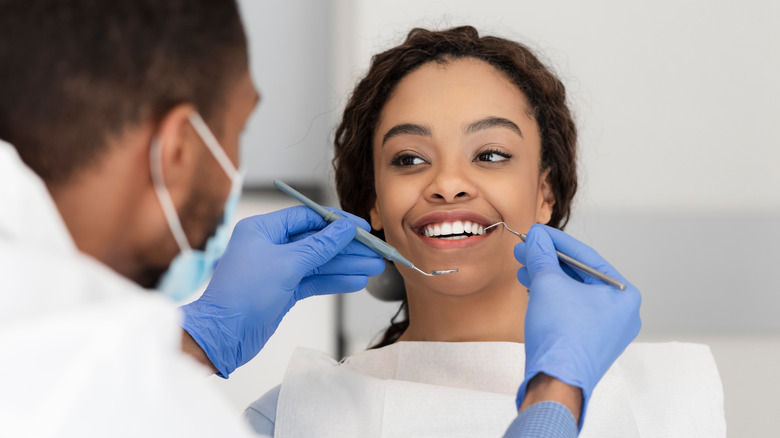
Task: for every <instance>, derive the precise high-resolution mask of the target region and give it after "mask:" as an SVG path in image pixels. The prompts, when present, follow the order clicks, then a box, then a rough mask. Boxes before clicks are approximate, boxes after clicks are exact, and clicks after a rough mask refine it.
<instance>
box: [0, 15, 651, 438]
mask: <svg viewBox="0 0 780 438" xmlns="http://www.w3.org/2000/svg"><path fill="white" fill-rule="evenodd" d="M246 44H247V42H246V37H245V34H244V30H243V27H242V24H241V20H240V17H239V12H238V8H237V6H236V4H235V2H234V1H218V2H214V1H205V0H168V1H158V0H117V1H111V2H106V1H102V0H0V140H2V141H0V205H1V206H2V207H0V284H2V287H0V302H1V303H2V305H0V372H2V375H4V376H5V379H4V382H3V384H2V386H1V387H0V435H1V436H203V437H207V436H208V437H213V436H247V435H248V434H249V432H248V429H247V427H246V425H244V424H243V423H242V422H241V421H240V420H239V419H237V418H234V416H233V415H232V413H231V410H230V409H229V408H228V407H227V404H226V403H225V402H224V401H223V400H222V399H221V398H220V397H221V396H220V394H219V393H218V392H216V391H215V389H214V388H213V387H211V386H210V385H209V383H208V381H207V380H205V379H203V376H204V375H205V374H207V373H204V366H205V368H207V369H209V370H211V372H214V373H217V374H218V375H220V376H222V377H225V378H227V377H228V376H229V374H230V373H232V372H233V371H234V370H235V369H236V368H238V367H240V366H241V365H243V364H245V363H246V362H248V361H249V360H251V359H252V358H253V357H254V356H255V355H256V354H257V353H258V352H259V351H260V349H262V347H263V346H264V345H265V342H266V341H267V340H268V338H269V337H270V336H271V335H272V334H273V332H274V331H275V330H276V328H277V326H278V325H279V323H280V322H281V320H282V318H283V317H284V315H285V314H286V313H287V311H288V310H289V309H290V308H291V307H292V306H293V305H294V304H295V303H296V302H297V301H298V300H301V299H303V298H306V297H309V296H313V295H322V294H330V293H344V292H352V291H357V290H360V289H362V288H363V287H364V286H365V284H366V282H367V277H369V276H373V275H377V274H379V273H380V272H381V271H382V270H383V268H384V262H383V261H382V259H381V258H380V257H379V256H377V255H376V254H374V253H373V252H371V251H370V250H368V249H367V248H365V247H364V246H362V245H361V244H359V243H356V242H354V241H353V240H352V238H353V237H354V235H355V232H356V229H355V227H356V226H361V227H363V228H365V229H368V224H367V223H365V222H364V221H363V220H361V219H358V218H356V217H354V216H351V215H348V214H346V213H344V214H345V215H347V216H348V217H349V219H344V220H339V221H336V222H334V223H332V224H329V225H328V224H326V223H325V222H323V221H322V219H321V218H320V217H319V216H318V215H316V214H315V213H314V212H311V211H309V210H308V209H306V208H303V207H296V208H291V209H286V210H281V211H278V212H274V213H270V214H268V215H262V216H255V217H251V218H247V219H244V220H242V221H241V222H239V224H238V225H237V226H236V228H235V230H233V233H232V237H230V236H229V232H228V230H226V229H225V225H227V224H229V223H230V220H231V216H232V214H233V212H234V208H235V205H236V203H237V201H238V196H239V194H240V187H241V172H240V171H239V170H238V169H240V160H239V147H238V145H239V137H240V134H241V131H242V129H243V127H244V125H245V123H246V120H247V118H248V117H249V115H250V114H251V112H252V111H253V110H254V107H255V106H256V104H257V102H258V101H259V94H258V92H257V91H256V89H255V86H254V84H253V83H252V80H251V77H250V75H249V68H248V65H249V64H248V60H247V48H246ZM530 236H531V235H530V234H529V238H530ZM228 237H230V240H229V242H228V243H226V241H227V239H228ZM529 241H530V239H529ZM553 241H554V242H555V243H554V244H555V245H557V244H559V241H560V238H558V237H555V236H553V239H552V240H549V239H548V240H544V239H541V240H539V242H541V243H539V245H538V246H534V247H533V249H529V250H528V251H527V252H526V251H525V250H520V251H521V253H519V254H518V258H522V257H526V256H528V257H532V258H533V260H535V261H539V260H547V259H545V258H544V257H545V256H544V254H547V256H549V257H554V255H553V256H550V250H551V248H552V246H553ZM540 248H541V249H540ZM223 253H224V254H223ZM537 253H538V254H537ZM539 254H542V255H539ZM220 256H221V259H220ZM217 260H219V262H218V263H217ZM215 265H216V269H215ZM554 265H555V266H548V265H544V264H541V265H540V264H538V263H536V264H535V262H530V264H529V267H528V272H527V273H526V274H523V275H522V276H521V280H523V281H528V282H529V283H530V285H531V291H532V292H531V293H532V294H534V293H535V291H536V290H539V296H544V294H545V292H546V291H547V288H553V287H559V286H560V285H561V284H567V285H568V286H571V287H570V288H569V292H568V293H570V294H571V295H572V296H579V298H578V300H579V301H576V300H575V303H581V302H582V301H583V300H584V301H587V303H585V304H586V305H582V311H588V309H589V308H593V306H598V305H599V302H598V300H602V299H604V300H606V299H605V298H602V297H601V295H602V294H598V293H597V294H590V297H592V298H593V300H596V301H588V300H589V298H588V294H587V293H586V292H587V291H589V290H590V288H592V287H593V286H594V285H592V284H586V283H587V282H585V283H583V282H581V281H577V280H574V279H571V278H569V277H566V278H569V280H570V281H571V283H566V282H568V281H569V280H566V279H563V280H560V279H561V278H563V277H560V278H559V280H560V281H558V282H551V281H550V279H552V278H558V277H554V275H552V274H550V272H555V268H556V267H557V264H554ZM532 266H536V267H538V266H542V268H540V269H536V268H533V269H532ZM212 273H213V275H212ZM556 275H565V274H562V273H558V274H556ZM209 276H211V280H210V282H209V284H208V286H207V288H206V291H205V293H204V294H203V295H202V296H201V297H200V298H199V299H198V300H196V301H194V302H193V303H190V304H188V305H185V306H183V307H181V308H176V306H175V305H174V304H171V303H172V301H171V300H170V299H168V298H166V297H165V296H164V295H168V296H169V297H171V298H174V299H176V298H180V297H182V296H184V295H187V294H189V293H192V292H193V291H194V290H195V289H197V288H198V287H199V286H200V285H201V284H202V283H204V282H205V281H206V280H207V279H208V278H209ZM562 282H563V283H562ZM575 283H576V284H575ZM548 284H552V285H548ZM583 288H584V289H587V291H584V290H581V289H583ZM155 291H159V292H162V293H155ZM583 294H585V297H582V295H583ZM556 296H557V297H558V298H561V297H562V296H564V297H565V293H564V292H561V293H559V294H558V295H549V297H551V298H550V299H552V297H556ZM605 302H607V301H605ZM532 303H533V300H532ZM531 305H533V304H531ZM577 305H579V304H577ZM529 306H530V305H529ZM545 306H549V304H547V303H545V300H543V299H540V300H539V308H538V311H539V312H540V313H545V312H548V311H550V312H555V311H556V310H554V309H547V308H546V307H545ZM637 306H638V304H637ZM549 307H556V306H549ZM557 307H560V305H558V306H557ZM530 312H531V308H530V307H529V313H530ZM607 312H612V313H604V312H602V313H600V314H599V318H598V320H599V321H601V320H603V319H607V320H609V321H613V323H610V324H607V323H604V324H603V327H607V329H605V330H602V331H598V330H595V331H594V330H591V331H590V332H583V331H582V330H581V327H572V328H570V329H569V330H572V331H574V330H577V331H580V332H581V333H582V334H581V335H579V334H578V336H584V335H585V334H588V333H590V334H592V335H594V336H595V338H594V339H588V340H587V342H586V343H585V344H584V345H585V346H584V347H583V349H584V350H586V354H584V356H583V355H580V356H582V357H576V358H573V359H572V360H573V361H574V362H577V363H578V364H579V365H577V366H573V367H569V368H568V369H567V370H566V372H569V373H574V374H577V372H576V370H582V369H586V368H587V369H588V373H590V374H589V375H588V376H587V379H586V382H587V385H590V383H591V382H592V380H593V379H594V378H595V379H596V380H598V378H600V376H599V375H598V373H599V372H601V373H602V374H603V372H605V371H606V369H602V368H604V366H606V367H608V366H609V364H611V363H612V361H614V358H616V357H617V356H616V355H615V352H617V354H619V352H620V351H622V349H623V348H625V345H627V344H628V342H630V340H631V339H627V340H625V339H624V338H628V335H624V336H615V335H614V330H620V329H621V328H622V325H621V324H623V321H626V320H631V321H633V319H632V318H634V315H633V313H631V314H629V313H630V312H633V309H628V308H615V309H612V308H609V309H608V311H607ZM610 315H614V318H609V316H610ZM626 315H628V316H626ZM565 317H566V315H561V318H565ZM635 317H636V321H638V314H637V315H636V316H635ZM566 327H569V326H565V327H564V328H560V327H557V328H556V330H558V331H557V332H553V331H551V330H550V327H549V324H548V325H540V327H539V328H538V329H537V330H538V333H539V335H540V337H541V338H544V337H545V336H556V337H559V338H566V339H567V341H566V342H569V343H570V342H577V341H579V340H581V339H582V338H581V337H580V338H578V337H576V336H575V337H570V338H567V334H566V333H564V334H561V333H560V331H561V330H563V331H566V330H567V329H566ZM627 332H628V331H627ZM567 333H568V332H567ZM594 333H595V334H594ZM598 336H602V338H599V337H598ZM606 338H609V339H606ZM618 338H619V339H618ZM631 338H633V336H631ZM624 341H625V342H624ZM566 342H564V343H563V345H569V344H566ZM594 344H595V347H594V346H593V345H594ZM546 345H547V343H546V342H542V343H541V345H540V346H539V347H538V350H539V351H538V352H537V357H539V354H540V353H539V352H541V353H544V352H545V351H548V350H545V348H547V347H546ZM559 345H560V344H559ZM603 345H609V348H608V349H607V350H609V353H608V354H607V353H602V352H601V347H603ZM565 351H566V350H561V351H560V352H558V354H555V355H553V357H556V358H559V357H562V356H561V355H562V354H564V353H565ZM562 352H563V353H562ZM542 356H543V357H549V356H544V355H542ZM586 356H587V358H591V356H592V357H596V356H598V358H599V359H598V360H597V361H596V362H598V366H593V364H592V363H590V362H588V363H584V362H583V361H585V359H583V357H586ZM612 356H614V357H612ZM193 359H195V360H193ZM585 362H587V361H585ZM540 363H541V365H540V367H537V369H538V370H539V371H538V374H535V375H533V376H529V382H530V384H529V385H527V392H526V388H525V387H524V388H523V397H520V398H519V400H520V401H521V402H522V400H525V402H523V403H525V405H530V404H531V403H530V402H529V400H530V401H533V402H541V401H548V402H549V401H550V400H557V401H559V402H561V403H562V404H563V406H566V407H568V406H569V404H568V403H569V400H570V399H573V403H574V406H573V407H571V408H569V411H570V412H572V413H573V414H574V416H575V417H578V416H579V411H578V409H579V408H578V406H579V405H578V404H577V403H579V404H580V405H581V403H582V395H581V391H583V390H587V388H585V389H582V388H580V387H579V386H577V384H576V381H577V379H574V380H573V381H569V383H563V382H564V381H567V380H569V377H570V376H569V375H568V374H567V375H566V376H563V377H549V376H548V375H547V374H545V373H546V372H548V371H547V370H548V368H545V367H546V366H547V365H546V363H545V361H540ZM549 374H550V376H557V374H556V372H555V370H553V371H549ZM533 378H536V380H530V379H533ZM572 382H574V383H575V384H574V385H573V386H570V385H572ZM593 384H594V385H595V383H593ZM550 385H552V386H550ZM560 385H564V386H563V387H561V386H560ZM550 388H552V389H553V390H554V391H551V390H550ZM561 388H563V392H562V394H563V396H560V394H561V391H560V389H561ZM555 394H558V395H555ZM552 403H554V402H552ZM556 406H557V405H556ZM523 409H524V412H526V410H525V406H523ZM527 411H530V409H528V410H527ZM537 418H538V417H537ZM529 421H530V420H529V419H527V418H519V419H518V422H516V423H517V424H519V426H517V427H520V426H522V425H523V424H531V423H530V422H529ZM510 433H513V432H511V431H510ZM517 433H520V432H517ZM510 436H520V435H510Z"/></svg>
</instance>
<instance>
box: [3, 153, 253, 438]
mask: <svg viewBox="0 0 780 438" xmlns="http://www.w3.org/2000/svg"><path fill="white" fill-rule="evenodd" d="M178 320H179V313H178V311H177V309H176V307H175V306H174V305H173V304H171V303H169V302H168V300H167V299H165V298H164V297H162V296H158V295H156V294H153V293H151V292H148V291H145V290H143V289H141V288H139V287H138V286H137V285H135V284H134V283H131V282H130V281H128V280H126V279H125V278H123V277H121V276H119V275H118V274H116V273H115V272H113V271H112V270H110V269H109V268H107V267H106V266H105V265H102V264H101V263H99V262H97V261H96V260H94V259H92V258H90V257H88V256H86V255H84V254H82V253H80V252H79V251H78V250H77V248H76V246H75V244H74V242H73V240H72V238H71V237H70V235H69V233H68V231H67V229H66V227H65V224H64V223H63V221H62V218H61V217H60V215H59V212H58V211H57V209H56V206H55V204H54V202H53V200H52V198H51V197H50V195H49V193H48V191H47V190H46V187H45V185H44V184H43V182H42V181H41V180H40V179H39V178H38V177H37V175H35V174H34V173H33V172H32V171H31V170H30V169H29V168H27V167H26V166H25V165H24V164H23V163H22V161H21V160H20V159H19V156H18V154H17V153H16V150H15V149H14V148H12V147H11V146H10V145H8V144H7V143H3V142H0V379H2V383H0V437H55V436H57V437H59V436H73V437H93V436H94V437H109V436H110V437H117V436H133V437H138V436H147V437H157V436H166V437H175V436H182V437H208V438H213V437H217V436H219V437H228V436H229V437H241V436H248V435H250V432H248V428H247V427H246V425H245V424H244V423H243V422H242V421H241V420H240V418H239V417H238V416H236V415H234V414H233V413H232V411H231V410H230V409H229V407H228V404H227V402H226V401H225V400H224V399H223V398H222V395H221V394H220V393H219V392H217V390H216V389H215V388H214V387H212V383H211V382H209V379H208V378H207V375H208V372H207V371H206V369H205V368H204V367H202V366H201V365H199V364H197V363H196V362H195V361H194V360H192V359H190V358H189V357H187V356H186V355H184V354H183V353H181V352H180V350H179V347H180V341H181V329H180V328H179V325H178Z"/></svg>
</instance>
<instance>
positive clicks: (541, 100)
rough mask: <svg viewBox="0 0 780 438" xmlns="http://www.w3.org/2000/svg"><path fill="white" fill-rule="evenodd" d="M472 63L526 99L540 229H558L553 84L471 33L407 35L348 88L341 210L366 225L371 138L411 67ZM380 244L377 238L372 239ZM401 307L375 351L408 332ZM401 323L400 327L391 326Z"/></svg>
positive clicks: (371, 198) (559, 119)
mask: <svg viewBox="0 0 780 438" xmlns="http://www.w3.org/2000/svg"><path fill="white" fill-rule="evenodd" d="M460 58H476V59H479V60H482V61H485V62H487V63H488V64H490V65H492V66H493V67H495V68H496V69H498V70H499V71H501V72H503V73H504V74H505V75H506V76H507V77H508V78H509V79H510V80H511V81H512V82H513V83H514V84H515V85H516V86H517V87H518V88H519V89H520V91H522V92H523V94H524V95H525V97H526V98H527V99H528V102H529V105H530V111H531V115H532V116H533V118H534V120H535V121H536V123H537V124H538V126H539V132H540V134H541V142H542V145H541V169H540V170H541V171H545V170H549V172H550V173H549V183H550V187H551V189H552V194H553V196H554V200H555V203H554V205H553V211H552V215H551V218H550V221H549V222H548V223H547V225H550V226H553V227H556V228H560V229H563V227H564V226H565V225H566V223H567V222H568V220H569V215H570V213H571V202H572V199H573V198H574V194H575V193H576V191H577V166H576V161H577V157H576V146H577V128H576V126H575V124H574V120H573V118H572V115H571V112H570V111H569V107H568V106H567V103H566V90H565V88H564V86H563V84H562V83H561V81H560V80H559V79H558V77H557V76H556V75H555V74H554V73H553V72H552V71H551V70H550V69H549V68H547V67H546V66H545V65H544V64H543V63H542V62H541V61H540V60H539V59H538V58H537V57H536V56H535V55H534V54H533V52H532V51H531V50H530V49H528V48H527V47H526V46H524V45H522V44H520V43H517V42H514V41H510V40H507V39H503V38H498V37H493V36H484V37H480V36H479V33H478V32H477V30H476V29H474V28H473V27H471V26H463V27H456V28H453V29H449V30H443V31H430V30H426V29H413V30H412V31H411V32H409V35H408V36H407V38H406V40H405V41H404V42H403V44H401V45H399V46H397V47H394V48H392V49H390V50H387V51H385V52H382V53H380V54H378V55H376V56H374V57H373V59H372V60H371V67H370V68H369V70H368V73H367V74H366V76H365V77H364V78H363V79H362V80H361V81H360V82H359V83H358V85H357V86H356V87H355V89H354V91H353V93H352V96H351V97H350V99H349V102H348V103H347V106H346V108H345V109H344V115H343V117H342V120H341V123H340V124H339V126H338V129H337V130H336V136H335V156H334V158H333V166H334V169H335V176H336V190H337V192H338V196H339V200H340V201H341V206H342V208H343V209H344V210H346V211H349V212H352V213H354V214H356V215H358V216H360V217H362V218H364V219H366V220H368V219H369V211H370V210H371V208H372V207H373V206H374V203H375V201H376V190H375V187H374V162H373V153H372V150H373V149H372V148H373V138H374V134H375V130H376V127H377V124H378V122H379V116H380V114H381V112H382V108H383V107H384V106H385V103H386V102H387V100H388V99H389V98H390V95H391V94H392V92H393V90H394V89H395V87H396V86H397V85H398V83H399V82H400V81H401V80H402V79H403V78H404V77H405V76H406V75H408V74H409V73H411V72H412V71H414V70H416V69H418V68H419V67H421V66H423V65H425V64H428V63H430V62H435V63H439V64H447V63H449V62H451V61H453V60H456V59H460ZM375 233H376V234H377V235H379V236H380V237H383V234H384V233H382V232H381V231H380V232H375ZM406 307H407V303H406V300H404V302H403V304H402V307H401V309H400V310H399V313H398V314H396V316H395V317H394V318H393V320H392V324H391V326H390V328H389V329H388V330H387V332H386V333H385V335H384V338H383V339H382V340H381V341H380V342H379V344H378V345H376V347H381V346H384V345H388V344H391V343H393V342H395V341H396V340H397V339H398V338H399V337H400V335H401V334H402V333H403V332H404V331H405V330H406V327H408V324H409V322H408V312H407V311H406ZM401 314H403V315H405V316H406V318H405V319H404V320H401V321H396V319H397V318H398V317H399V316H401Z"/></svg>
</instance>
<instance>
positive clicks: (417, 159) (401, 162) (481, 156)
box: [390, 148, 513, 169]
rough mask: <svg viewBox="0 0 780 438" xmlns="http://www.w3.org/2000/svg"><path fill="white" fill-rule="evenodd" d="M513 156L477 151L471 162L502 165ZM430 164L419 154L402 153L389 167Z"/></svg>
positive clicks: (396, 156)
mask: <svg viewBox="0 0 780 438" xmlns="http://www.w3.org/2000/svg"><path fill="white" fill-rule="evenodd" d="M512 157H513V155H512V154H511V153H509V152H507V151H506V150H503V149H499V148H487V149H482V150H481V151H479V152H478V153H477V154H476V155H475V156H474V159H473V160H472V161H473V162H475V163H486V164H491V163H502V162H506V161H508V160H510V159H511V158H512ZM426 164H430V160H428V159H427V158H424V157H423V156H421V155H420V154H416V153H413V152H409V151H404V152H400V153H398V154H396V155H395V156H394V157H393V158H392V159H391V160H390V165H391V166H393V167H397V168H403V169H409V168H416V167H420V166H423V165H426Z"/></svg>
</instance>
